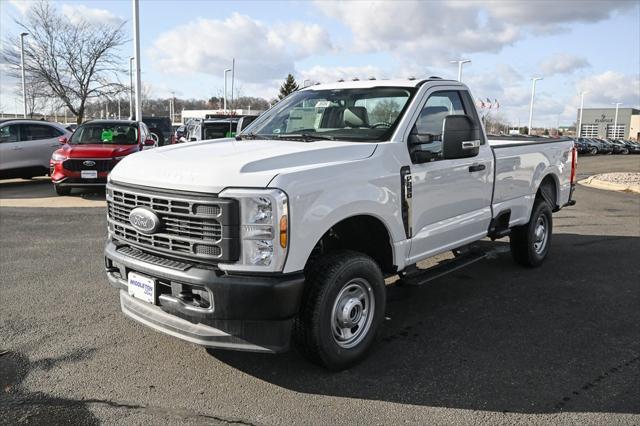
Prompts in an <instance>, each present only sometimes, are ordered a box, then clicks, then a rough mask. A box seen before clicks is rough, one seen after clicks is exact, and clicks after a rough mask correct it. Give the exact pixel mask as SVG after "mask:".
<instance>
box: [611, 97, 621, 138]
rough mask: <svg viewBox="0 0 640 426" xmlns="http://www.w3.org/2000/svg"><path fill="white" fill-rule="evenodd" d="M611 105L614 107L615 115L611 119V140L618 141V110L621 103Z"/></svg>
mask: <svg viewBox="0 0 640 426" xmlns="http://www.w3.org/2000/svg"><path fill="white" fill-rule="evenodd" d="M611 105H615V106H616V115H615V118H614V119H613V137H612V139H618V108H619V107H620V105H622V102H614V103H612V104H611Z"/></svg>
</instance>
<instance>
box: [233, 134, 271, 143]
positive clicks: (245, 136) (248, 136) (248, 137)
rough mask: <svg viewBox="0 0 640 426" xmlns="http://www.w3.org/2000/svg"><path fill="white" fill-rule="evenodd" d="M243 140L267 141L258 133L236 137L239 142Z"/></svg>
mask: <svg viewBox="0 0 640 426" xmlns="http://www.w3.org/2000/svg"><path fill="white" fill-rule="evenodd" d="M243 139H252V140H256V139H267V138H265V137H264V136H262V135H259V134H257V133H244V134H240V135H236V140H237V141H241V140H243Z"/></svg>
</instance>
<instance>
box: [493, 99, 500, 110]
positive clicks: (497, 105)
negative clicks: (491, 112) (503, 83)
mask: <svg viewBox="0 0 640 426" xmlns="http://www.w3.org/2000/svg"><path fill="white" fill-rule="evenodd" d="M494 101H495V103H496V109H498V108H500V103H499V102H498V100H497V99H494Z"/></svg>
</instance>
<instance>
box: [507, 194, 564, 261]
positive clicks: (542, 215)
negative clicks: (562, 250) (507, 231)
mask: <svg viewBox="0 0 640 426" xmlns="http://www.w3.org/2000/svg"><path fill="white" fill-rule="evenodd" d="M552 228H553V222H552V216H551V208H550V207H549V204H548V203H547V202H546V201H544V200H543V199H541V198H536V201H535V202H534V204H533V210H532V212H531V218H530V219H529V223H527V224H526V225H522V226H515V227H514V228H513V229H512V230H511V235H510V237H509V244H510V246H511V255H512V256H513V259H514V260H515V261H516V262H517V263H519V264H521V265H523V266H529V267H536V266H540V265H541V264H542V262H543V261H544V259H545V257H546V256H547V253H548V252H549V246H550V245H551V233H552Z"/></svg>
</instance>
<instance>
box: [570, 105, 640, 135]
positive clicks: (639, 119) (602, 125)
mask: <svg viewBox="0 0 640 426" xmlns="http://www.w3.org/2000/svg"><path fill="white" fill-rule="evenodd" d="M576 123H580V109H578V118H577V120H576ZM580 136H582V137H583V138H609V139H634V140H640V110H638V109H635V108H618V118H617V121H616V109H615V108H585V109H584V112H583V114H582V129H581V132H580Z"/></svg>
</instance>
